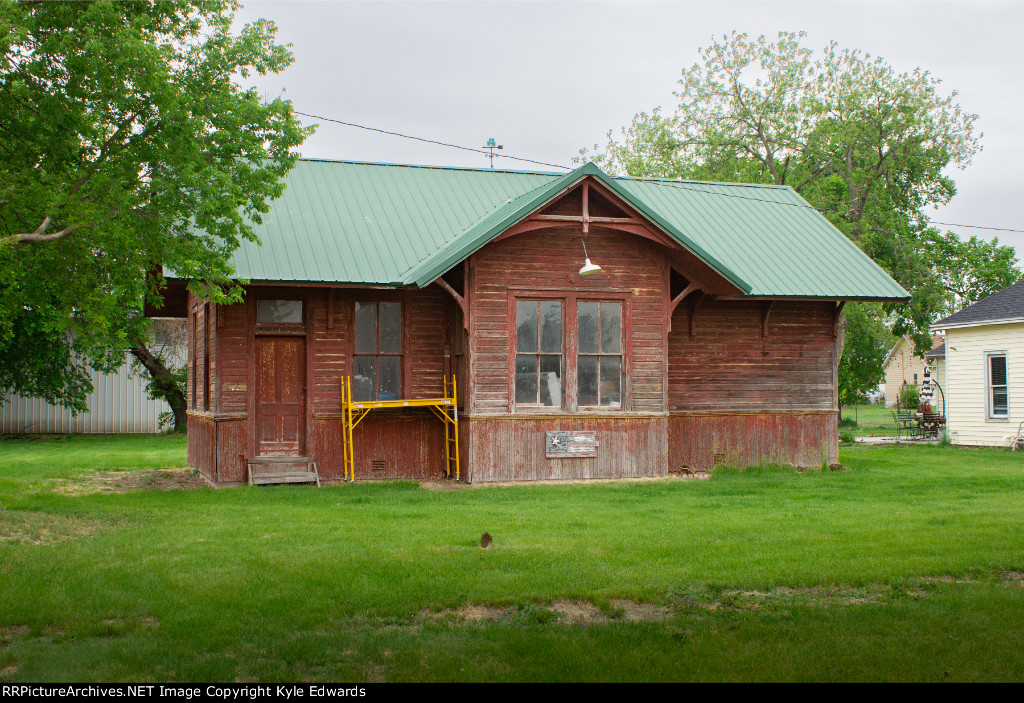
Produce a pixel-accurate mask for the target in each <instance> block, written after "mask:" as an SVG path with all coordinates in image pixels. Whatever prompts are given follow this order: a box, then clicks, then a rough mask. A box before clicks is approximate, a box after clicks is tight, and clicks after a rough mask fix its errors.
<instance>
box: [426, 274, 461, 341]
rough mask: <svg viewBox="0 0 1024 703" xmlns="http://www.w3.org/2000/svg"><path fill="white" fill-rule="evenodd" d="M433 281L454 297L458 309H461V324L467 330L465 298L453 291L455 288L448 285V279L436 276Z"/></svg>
mask: <svg viewBox="0 0 1024 703" xmlns="http://www.w3.org/2000/svg"><path fill="white" fill-rule="evenodd" d="M434 283H436V284H437V285H439V286H441V287H442V288H444V289H445V290H446V291H448V294H449V295H451V296H452V298H454V299H455V302H456V304H457V305H458V306H459V309H460V310H462V326H463V327H464V328H465V329H466V330H467V331H468V330H469V310H467V309H466V299H465V298H463V297H462V296H461V295H459V294H458V293H456V292H455V289H454V288H452V287H451V286H450V285H448V281H446V280H444V279H443V278H437V279H436V280H435V281H434Z"/></svg>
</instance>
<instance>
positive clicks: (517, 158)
mask: <svg viewBox="0 0 1024 703" xmlns="http://www.w3.org/2000/svg"><path fill="white" fill-rule="evenodd" d="M294 114H296V115H301V116H303V117H310V118H312V119H314V120H323V121H324V122H334V123H335V124H340V125H345V126H346V127H358V128H359V129H365V130H367V131H370V132H379V133H380V134H389V135H391V136H392V137H402V138H403V139H414V140H416V141H418V142H426V143H427V144H437V145H438V146H447V147H451V148H452V149H462V150H463V151H472V152H475V153H477V154H483V155H484V156H488V157H492V158H502V159H512V160H513V161H523V162H525V163H528V164H537V165H538V166H550V167H551V168H564V169H565V170H566V171H571V170H572V169H571V168H569V167H568V166H559V165H558V164H548V163H544V162H543V161H534V160H533V159H524V158H522V157H520V156H509V155H508V154H493V153H492V152H489V151H485V150H484V149H474V148H472V147H468V146H460V145H458V144H449V143H447V142H439V141H437V140H435V139H424V138H423V137H414V136H412V135H411V134H402V133H401V132H389V131H388V130H386V129H377V128H376V127H367V126H366V125H361V124H355V123H354V122H343V121H342V120H334V119H331V118H330V117H321V116H320V115H310V114H307V113H305V112H297V111H296V112H295V113H294ZM498 148H500V147H498Z"/></svg>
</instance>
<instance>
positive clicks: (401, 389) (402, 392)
mask: <svg viewBox="0 0 1024 703" xmlns="http://www.w3.org/2000/svg"><path fill="white" fill-rule="evenodd" d="M381 303H393V304H395V305H398V352H397V353H395V352H382V351H380V306H381ZM371 304H372V305H374V306H376V308H377V312H376V316H375V323H376V332H377V334H376V337H377V339H376V349H377V351H376V352H374V353H370V352H360V351H356V307H357V306H359V305H371ZM407 308H408V306H407V305H406V304H405V300H403V299H395V298H378V297H367V298H362V299H357V300H354V301H352V343H351V351H352V353H351V359H352V369H351V376H352V379H353V396H354V395H355V387H354V382H355V375H356V360H357V359H358V358H359V357H373V358H374V359H375V362H374V369H375V375H374V389H373V398H370V399H358V398H356V399H355V400H356V401H357V402H362V403H376V402H381V400H380V374H379V373H376V370H377V369H379V368H380V366H379V359H380V357H382V356H386V357H397V359H398V392H397V396H398V397H397V398H394V400H403V399H406V398H408V395H407V393H408V379H407V378H406V374H405V351H406V349H407V348H408V340H407V339H406V329H407V327H408V325H407V320H406V317H405V315H406V309H407Z"/></svg>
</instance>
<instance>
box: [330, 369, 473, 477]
mask: <svg viewBox="0 0 1024 703" xmlns="http://www.w3.org/2000/svg"><path fill="white" fill-rule="evenodd" d="M443 384H444V397H443V398H422V399H418V400H372V401H371V400H366V401H354V400H353V399H352V377H351V376H343V377H342V379H341V433H342V444H343V445H344V446H343V447H342V449H343V464H344V471H345V481H346V482H347V481H355V480H356V457H355V444H354V443H353V441H352V436H353V430H355V428H356V426H357V425H358V424H359V423H360V422H362V421H363V418H365V417H366V416H367V415H369V414H370V412H372V411H373V410H378V409H385V408H397V409H401V408H429V409H430V411H431V412H432V413H433V414H434V415H435V416H436V417H437V419H439V420H440V421H441V422H443V423H444V452H445V475H446V476H447V477H448V478H451V477H452V472H453V470H454V472H455V481H456V482H457V483H458V482H461V480H462V478H461V474H460V467H459V407H458V397H459V396H458V389H457V386H456V381H455V377H454V376H452V377H451V378H449V377H448V376H445V377H444V380H443ZM449 391H450V392H449Z"/></svg>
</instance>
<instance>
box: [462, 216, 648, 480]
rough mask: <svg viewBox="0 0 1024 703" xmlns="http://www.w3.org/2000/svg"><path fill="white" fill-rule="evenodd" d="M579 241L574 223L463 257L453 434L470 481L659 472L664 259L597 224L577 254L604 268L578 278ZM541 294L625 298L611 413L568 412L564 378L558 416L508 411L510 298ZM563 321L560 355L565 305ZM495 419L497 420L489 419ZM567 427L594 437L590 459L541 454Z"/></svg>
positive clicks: (569, 336)
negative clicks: (465, 342) (619, 376)
mask: <svg viewBox="0 0 1024 703" xmlns="http://www.w3.org/2000/svg"><path fill="white" fill-rule="evenodd" d="M579 236H580V235H579V230H578V229H575V228H574V229H571V230H565V229H552V230H540V231H533V232H526V233H523V234H517V235H515V236H513V237H509V238H506V239H502V240H499V241H497V242H494V243H492V244H489V245H488V246H486V247H484V248H483V249H481V250H480V251H479V252H477V253H476V254H474V255H473V257H472V258H471V260H470V266H469V270H470V276H469V286H468V287H469V291H468V305H469V309H470V324H471V330H470V338H469V369H470V371H469V379H468V383H469V399H468V406H469V407H468V413H467V415H468V418H467V419H466V421H465V422H463V423H462V424H463V428H464V429H463V431H462V436H463V438H464V439H463V445H464V447H465V460H466V464H467V466H468V467H471V468H470V470H471V472H472V480H474V481H512V480H536V479H570V478H612V477H620V476H649V475H663V474H664V473H665V470H666V468H667V463H668V454H667V441H666V425H665V410H666V408H665V400H666V385H665V380H666V373H667V366H666V356H667V355H666V339H665V334H664V319H665V311H666V305H667V302H668V301H667V296H668V264H667V261H666V259H665V256H664V253H663V252H662V249H661V247H659V246H658V245H656V244H653V243H651V242H649V241H647V240H645V239H642V238H640V237H637V236H634V235H630V234H625V233H621V232H616V231H611V230H606V229H600V228H596V227H595V228H593V229H592V230H591V233H590V234H589V235H588V237H587V250H588V253H589V255H590V258H591V259H592V260H594V261H598V262H600V264H601V267H602V270H601V272H599V273H597V274H593V275H591V276H587V277H581V276H579V275H578V271H579V268H580V266H581V264H582V263H583V248H582V246H581V245H580V242H579V239H578V238H579ZM539 296H541V297H552V298H562V299H564V298H567V297H569V296H577V297H578V299H579V300H585V299H592V300H620V301H621V302H622V303H623V337H624V338H623V347H624V358H623V368H624V371H623V408H622V410H621V411H620V410H608V411H604V412H597V411H589V410H575V405H576V402H575V379H573V378H572V377H571V374H565V377H564V378H563V384H564V386H565V391H564V393H565V406H564V409H563V410H562V411H560V412H552V413H551V414H550V415H548V414H542V413H538V412H537V411H536V410H535V409H532V410H531V411H527V412H526V413H523V412H520V413H519V414H518V415H517V414H516V413H515V409H514V402H513V401H514V387H513V384H514V380H513V374H512V372H511V368H512V366H511V360H512V358H513V355H514V353H515V349H514V346H515V317H514V316H515V300H516V299H517V298H524V299H535V298H537V297H539ZM565 315H566V318H567V319H566V322H565V324H564V327H563V335H564V336H565V338H566V341H565V346H564V348H563V352H564V354H566V356H568V355H571V354H572V353H573V350H574V349H575V347H576V344H575V333H576V330H575V327H576V324H575V320H569V319H568V316H569V310H568V309H566V310H565ZM524 414H525V415H527V417H523V415H524ZM510 415H511V416H512V417H508V416H510ZM495 416H503V419H502V420H497V419H493V420H492V419H491V418H494V417H495ZM566 429H589V430H595V431H597V432H598V442H599V443H600V444H599V449H598V457H597V458H591V459H582V458H581V459H548V458H546V457H545V456H544V438H545V432H548V431H554V430H566Z"/></svg>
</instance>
